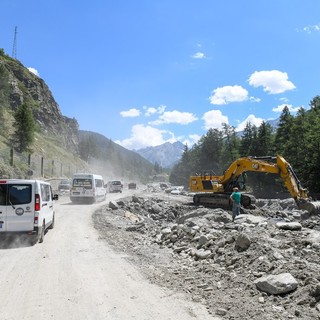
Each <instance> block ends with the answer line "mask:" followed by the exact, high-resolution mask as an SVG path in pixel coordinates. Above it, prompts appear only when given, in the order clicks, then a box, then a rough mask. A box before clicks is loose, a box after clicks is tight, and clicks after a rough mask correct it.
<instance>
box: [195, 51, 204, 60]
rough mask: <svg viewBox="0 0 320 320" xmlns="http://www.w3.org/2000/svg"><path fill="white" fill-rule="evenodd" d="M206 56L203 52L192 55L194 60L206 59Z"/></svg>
mask: <svg viewBox="0 0 320 320" xmlns="http://www.w3.org/2000/svg"><path fill="white" fill-rule="evenodd" d="M205 57H206V56H205V54H204V53H203V52H196V53H195V54H194V55H192V58H194V59H204V58H205Z"/></svg>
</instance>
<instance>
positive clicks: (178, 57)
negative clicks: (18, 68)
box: [0, 0, 320, 150]
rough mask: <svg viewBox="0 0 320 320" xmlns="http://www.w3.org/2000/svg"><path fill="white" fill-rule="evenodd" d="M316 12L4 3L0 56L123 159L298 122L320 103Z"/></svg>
mask: <svg viewBox="0 0 320 320" xmlns="http://www.w3.org/2000/svg"><path fill="white" fill-rule="evenodd" d="M319 12H320V1H319V0H308V1H300V0H259V1H257V0H243V1H242V0H223V1H215V0H198V1H195V0H135V1H133V0H113V1H111V0H92V1H82V0H77V1H71V0H70V1H62V0H46V1H43V0H30V1H22V0H1V13H2V14H1V19H0V48H3V49H4V50H5V52H6V53H7V54H8V55H12V52H13V39H14V30H15V27H17V31H18V33H17V42H16V57H17V59H18V60H19V61H20V62H21V63H22V64H23V65H24V66H26V67H28V68H32V69H30V70H32V71H33V72H34V73H37V74H38V76H39V77H41V78H42V79H43V80H44V81H45V82H46V83H47V85H48V86H49V88H50V90H51V92H52V94H53V96H54V98H55V100H56V102H57V103H58V105H59V107H60V109H61V112H62V114H63V115H65V116H68V117H71V118H76V119H77V120H78V122H79V126H80V129H82V130H89V131H94V132H98V133H100V134H102V135H104V136H106V137H107V138H110V139H112V140H113V141H115V142H117V143H119V144H121V145H122V146H124V147H125V148H127V149H131V150H133V149H140V148H144V147H147V146H156V145H160V144H162V143H164V142H166V141H170V142H174V141H177V140H179V141H181V142H183V143H188V145H189V146H191V145H192V144H193V143H194V142H196V141H197V140H198V139H199V138H200V137H201V136H202V135H203V134H205V133H206V132H207V131H208V129H209V128H217V129H220V128H221V125H222V123H228V124H229V125H231V126H234V127H236V128H237V130H241V129H243V127H244V126H245V124H246V123H247V122H248V121H250V122H251V123H252V124H255V125H260V123H261V122H262V121H263V120H269V119H276V118H278V117H279V115H280V113H281V111H282V108H283V106H284V105H288V107H289V108H290V110H291V112H292V114H295V112H296V111H297V109H298V108H299V107H301V106H303V107H304V108H305V109H308V108H309V103H310V101H311V99H312V98H314V97H315V96H317V95H320V58H319V52H320V16H319Z"/></svg>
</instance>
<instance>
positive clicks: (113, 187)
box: [107, 180, 123, 192]
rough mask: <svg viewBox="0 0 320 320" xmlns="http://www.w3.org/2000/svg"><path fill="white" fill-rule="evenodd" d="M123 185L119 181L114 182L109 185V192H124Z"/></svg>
mask: <svg viewBox="0 0 320 320" xmlns="http://www.w3.org/2000/svg"><path fill="white" fill-rule="evenodd" d="M122 188H123V185H122V183H121V181H119V180H112V181H109V182H108V183H107V189H108V192H122Z"/></svg>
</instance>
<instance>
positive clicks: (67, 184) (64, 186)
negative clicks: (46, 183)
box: [58, 179, 71, 192]
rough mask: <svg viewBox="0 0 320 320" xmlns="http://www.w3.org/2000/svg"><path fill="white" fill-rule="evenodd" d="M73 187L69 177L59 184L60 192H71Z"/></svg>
mask: <svg viewBox="0 0 320 320" xmlns="http://www.w3.org/2000/svg"><path fill="white" fill-rule="evenodd" d="M70 188H71V181H70V180H69V179H64V180H61V181H60V182H59V184H58V191H59V192H69V191H70Z"/></svg>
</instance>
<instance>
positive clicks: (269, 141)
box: [256, 121, 273, 156]
mask: <svg viewBox="0 0 320 320" xmlns="http://www.w3.org/2000/svg"><path fill="white" fill-rule="evenodd" d="M257 141H258V144H257V147H256V156H268V155H273V134H272V127H271V125H270V124H268V123H266V122H264V121H263V122H262V123H261V125H260V126H259V128H258V135H257Z"/></svg>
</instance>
